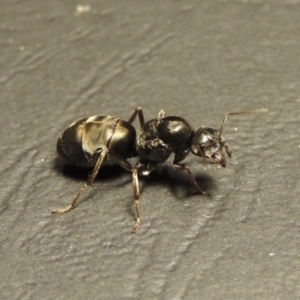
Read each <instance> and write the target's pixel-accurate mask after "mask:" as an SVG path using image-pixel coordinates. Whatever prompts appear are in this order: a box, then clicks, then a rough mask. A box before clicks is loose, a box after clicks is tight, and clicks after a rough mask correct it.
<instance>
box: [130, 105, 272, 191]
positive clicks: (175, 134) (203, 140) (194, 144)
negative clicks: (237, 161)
mask: <svg viewBox="0 0 300 300" xmlns="http://www.w3.org/2000/svg"><path fill="white" fill-rule="evenodd" d="M265 111H267V110H265V109H260V110H251V111H243V112H234V113H229V114H227V115H226V116H225V118H224V120H223V122H222V124H221V127H220V130H219V131H218V130H216V129H213V128H209V127H200V128H198V129H196V130H194V129H193V128H192V127H191V126H190V124H189V123H188V122H187V121H186V120H185V119H183V118H181V117H178V116H168V117H166V116H165V113H164V111H160V112H159V114H158V118H157V119H153V120H150V121H148V122H146V123H145V124H144V125H143V127H142V132H141V134H140V135H139V136H138V139H137V146H136V150H137V152H138V156H139V159H140V164H139V174H142V175H148V174H149V173H151V171H152V170H153V169H154V168H155V166H157V164H160V163H163V162H165V161H166V160H167V159H168V158H169V157H170V155H171V154H174V155H175V157H174V161H173V166H174V167H175V168H177V169H180V170H183V171H185V172H186V173H187V175H188V178H189V181H190V183H191V184H192V186H193V188H194V189H195V191H196V192H199V193H201V194H203V195H210V194H209V192H207V191H203V190H202V189H201V188H200V187H199V185H198V184H197V182H196V180H195V178H194V176H193V174H192V172H191V170H190V168H189V166H187V165H186V164H182V163H181V162H182V161H183V160H184V159H185V158H186V156H187V155H188V154H189V153H190V152H191V153H193V154H194V155H196V156H200V157H202V159H203V160H204V161H205V160H206V159H212V160H213V161H214V162H215V163H217V164H219V165H221V166H222V167H226V157H225V155H226V154H227V155H228V157H231V151H230V149H229V146H228V145H227V143H226V140H225V139H224V138H223V137H222V135H221V134H222V131H223V127H224V124H225V121H226V119H227V117H228V116H230V115H237V114H248V113H260V112H265Z"/></svg>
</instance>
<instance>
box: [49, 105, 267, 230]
mask: <svg viewBox="0 0 300 300" xmlns="http://www.w3.org/2000/svg"><path fill="white" fill-rule="evenodd" d="M262 112H267V110H266V109H256V110H247V111H241V112H232V113H229V114H227V115H226V116H225V118H224V119H223V122H222V124H221V127H220V130H216V129H213V128H208V127H200V128H198V129H196V130H193V128H192V127H191V126H190V125H189V123H188V122H187V121H186V120H185V119H183V118H181V117H178V116H168V117H166V116H165V113H164V111H162V110H161V111H160V112H159V114H158V118H156V119H153V120H150V121H148V122H146V123H145V122H144V115H143V111H142V108H141V107H138V108H136V109H135V111H134V113H133V114H132V116H131V117H130V119H129V120H128V121H124V120H121V119H119V118H115V117H110V116H93V117H90V118H83V119H80V120H78V121H76V122H74V123H72V124H71V125H70V126H69V127H68V128H67V129H66V130H65V131H64V132H63V133H62V135H61V136H60V137H59V139H58V142H57V152H58V155H59V156H60V157H62V158H63V159H65V160H66V162H67V163H69V164H71V165H75V166H78V167H93V168H94V169H93V171H92V173H91V175H90V177H89V179H88V180H87V182H86V183H85V184H84V185H83V186H82V187H81V188H80V190H79V191H78V193H77V195H76V197H75V198H74V200H73V201H72V203H71V204H70V205H68V206H67V207H65V208H63V209H58V210H54V211H52V213H58V214H62V213H66V212H68V211H70V210H71V209H72V208H74V207H75V205H76V202H77V200H78V198H79V197H80V195H81V194H82V193H83V192H84V191H85V190H86V188H87V187H89V186H90V185H91V184H92V182H93V181H94V179H95V177H96V176H97V174H98V172H99V170H100V167H101V166H103V165H112V164H115V163H117V164H119V165H120V166H122V167H123V168H124V169H125V170H127V171H129V172H131V173H132V185H133V189H134V198H135V211H136V222H135V225H134V227H133V229H132V231H131V232H132V233H135V232H136V231H137V229H138V228H139V226H140V223H141V215H140V205H139V200H140V192H139V184H138V175H149V174H150V173H151V172H152V171H153V170H154V168H155V167H156V166H157V165H158V164H160V163H164V162H165V161H166V160H167V159H168V158H169V157H170V155H171V154H172V153H174V154H175V158H174V161H173V166H174V167H175V168H176V169H179V170H183V171H185V172H186V173H187V175H188V178H189V181H190V183H191V184H192V186H193V188H194V189H195V191H196V192H198V193H200V194H203V195H205V196H210V194H209V192H208V191H203V190H202V189H201V188H200V187H199V185H198V184H197V182H196V180H195V178H194V176H193V174H192V172H191V170H190V168H189V166H188V165H186V164H182V163H181V161H183V160H184V159H185V157H186V156H187V155H188V154H189V152H191V153H193V154H194V155H196V156H199V157H201V158H202V159H203V160H204V161H206V159H212V160H213V161H214V162H215V163H217V164H219V165H221V166H222V167H226V158H225V154H227V155H228V157H231V151H230V149H229V146H228V145H227V143H226V140H225V139H224V138H223V137H222V135H221V134H222V131H223V128H224V124H225V122H226V119H227V118H228V116H231V115H239V114H251V113H262ZM137 116H138V118H139V122H140V126H141V133H140V134H139V136H138V137H137V138H136V130H135V128H134V127H133V125H132V123H133V122H134V120H135V119H136V117H137ZM131 157H138V163H137V164H131V163H130V162H128V159H129V158H131Z"/></svg>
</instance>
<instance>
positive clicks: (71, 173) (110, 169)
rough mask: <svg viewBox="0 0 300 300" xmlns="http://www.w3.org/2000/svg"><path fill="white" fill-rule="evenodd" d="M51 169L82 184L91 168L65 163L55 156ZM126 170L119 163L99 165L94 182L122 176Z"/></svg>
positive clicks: (89, 173)
mask: <svg viewBox="0 0 300 300" xmlns="http://www.w3.org/2000/svg"><path fill="white" fill-rule="evenodd" d="M53 169H54V170H55V171H56V172H57V173H60V174H63V175H64V176H66V177H68V178H72V179H74V180H76V181H79V182H82V184H83V183H84V182H85V181H86V180H87V179H88V178H89V176H90V175H91V173H92V171H93V168H83V167H76V166H71V165H68V164H66V163H65V162H64V161H63V160H62V159H60V158H59V157H56V158H55V160H54V164H53ZM125 173H126V174H127V173H128V172H127V171H126V170H124V169H123V168H122V167H121V166H120V165H118V164H116V165H113V166H101V168H100V170H99V172H98V174H97V176H96V178H95V180H94V182H96V181H103V182H105V181H110V180H112V179H115V178H118V177H122V176H123V175H124V174H125Z"/></svg>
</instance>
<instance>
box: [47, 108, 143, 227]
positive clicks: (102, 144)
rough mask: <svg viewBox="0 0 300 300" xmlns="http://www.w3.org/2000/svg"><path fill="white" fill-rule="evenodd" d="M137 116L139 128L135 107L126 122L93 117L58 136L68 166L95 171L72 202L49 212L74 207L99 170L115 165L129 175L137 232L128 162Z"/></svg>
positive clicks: (59, 150)
mask: <svg viewBox="0 0 300 300" xmlns="http://www.w3.org/2000/svg"><path fill="white" fill-rule="evenodd" d="M137 115H138V116H139V121H140V124H141V126H142V125H143V124H144V116H143V113H142V109H141V108H139V107H138V108H137V109H136V110H135V111H134V113H133V115H132V116H131V118H130V119H129V121H128V122H127V121H124V120H121V119H119V118H114V117H111V116H93V117H90V118H83V119H79V120H77V121H76V122H74V123H72V124H71V125H70V126H69V127H68V128H67V129H66V130H65V131H64V132H63V133H62V134H61V136H60V137H59V138H58V141H57V153H58V155H59V156H60V157H61V158H63V159H64V160H65V161H66V162H67V163H68V164H70V165H74V166H78V167H93V168H94V169H93V171H92V173H91V175H90V177H89V179H88V181H87V182H86V183H85V184H84V185H83V186H82V187H81V188H80V190H79V191H78V193H77V195H76V197H75V198H74V200H73V201H72V203H71V204H70V205H68V206H67V207H65V208H63V209H58V210H54V211H52V213H58V214H62V213H66V212H68V211H70V210H71V209H72V208H74V207H75V205H76V202H77V200H78V198H79V197H80V195H81V194H82V193H83V192H84V191H85V190H86V188H87V187H88V186H90V185H91V184H92V183H93V181H94V179H95V177H96V176H97V174H98V172H99V170H100V167H101V166H102V165H112V164H115V163H118V164H119V165H121V166H122V167H123V168H124V169H125V170H127V171H130V172H132V181H133V188H134V194H135V199H136V201H135V204H136V215H137V220H136V224H135V226H134V228H133V230H132V231H133V232H135V231H136V229H137V228H138V227H139V224H140V212H139V202H138V200H139V189H138V175H137V174H138V170H137V166H134V165H132V164H130V163H129V162H128V161H127V159H129V158H131V157H134V156H137V152H136V149H135V144H136V130H135V128H134V127H133V126H132V124H131V123H133V122H134V120H135V119H136V116H137Z"/></svg>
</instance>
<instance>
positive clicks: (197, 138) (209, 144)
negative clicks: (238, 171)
mask: <svg viewBox="0 0 300 300" xmlns="http://www.w3.org/2000/svg"><path fill="white" fill-rule="evenodd" d="M220 133H221V130H220V132H219V131H218V130H216V129H213V128H208V127H200V128H198V129H197V130H196V131H195V135H194V138H193V139H192V143H191V152H192V153H193V154H195V155H197V156H200V157H202V158H203V160H204V161H205V160H206V159H207V158H208V159H212V160H213V161H215V162H216V163H218V164H219V165H221V166H222V167H226V157H225V154H226V153H227V155H228V156H229V157H231V151H230V150H229V147H228V145H227V143H226V141H225V139H224V138H223V137H222V136H221V134H220Z"/></svg>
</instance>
